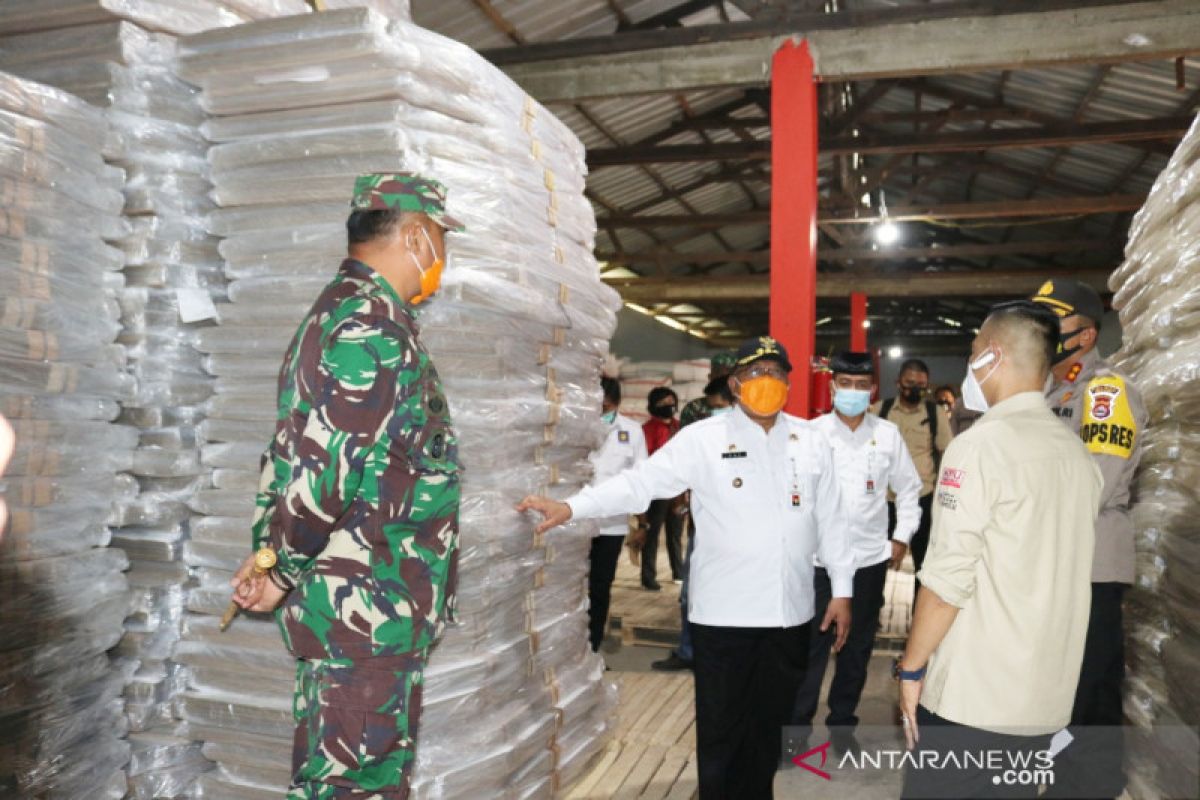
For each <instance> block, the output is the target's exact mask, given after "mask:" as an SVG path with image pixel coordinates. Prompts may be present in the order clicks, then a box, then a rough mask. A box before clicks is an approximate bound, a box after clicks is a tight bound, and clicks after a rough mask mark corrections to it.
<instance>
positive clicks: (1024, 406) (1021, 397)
mask: <svg viewBox="0 0 1200 800" xmlns="http://www.w3.org/2000/svg"><path fill="white" fill-rule="evenodd" d="M1035 408H1041V409H1043V410H1044V409H1045V408H1046V397H1045V395H1043V394H1042V393H1041V392H1018V393H1017V394H1014V395H1013V396H1012V397H1009V398H1007V399H1005V400H1001V401H1000V402H999V403H997V404H996V405H994V406H992V407H991V408H989V409H988V410H987V413H985V414H984V415H983V416H982V417H980V418H979V421H980V422H984V421H986V420H992V419H1001V418H1003V417H1009V416H1012V415H1013V414H1020V413H1021V412H1024V411H1031V410H1033V409H1035Z"/></svg>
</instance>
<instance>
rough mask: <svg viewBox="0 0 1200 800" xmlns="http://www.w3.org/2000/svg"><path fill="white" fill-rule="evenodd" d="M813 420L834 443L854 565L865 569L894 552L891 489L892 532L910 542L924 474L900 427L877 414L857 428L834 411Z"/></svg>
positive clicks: (918, 512) (868, 416) (917, 518)
mask: <svg viewBox="0 0 1200 800" xmlns="http://www.w3.org/2000/svg"><path fill="white" fill-rule="evenodd" d="M813 424H814V425H815V426H816V427H817V428H818V429H819V430H820V431H821V432H822V433H824V434H825V436H826V438H828V439H829V443H830V445H832V446H833V464H834V468H835V470H836V471H837V477H838V485H839V486H840V487H841V490H842V502H843V503H845V505H846V532H847V534H848V535H849V538H850V549H851V551H852V552H853V553H854V566H855V567H856V568H858V569H862V568H863V567H871V566H874V565H876V564H878V563H879V562H881V561H886V560H888V559H889V558H891V557H892V546H891V543H890V542H888V511H887V496H888V490H889V489H891V490H892V492H893V493H894V494H895V495H896V531H895V533H894V534H893V538H895V540H896V541H897V542H900V543H902V544H908V543H909V541H910V540H911V539H912V537H913V534H914V533H916V530H917V526H918V525H919V524H920V522H921V506H920V499H921V490H922V488H923V486H922V482H921V476H920V474H919V473H918V472H917V467H916V465H915V464H914V463H913V460H912V457H911V456H909V454H908V446H907V445H905V444H904V437H903V436H902V435H901V434H900V429H899V428H897V427H896V426H895V425H894V424H892V423H891V422H888V421H887V420H886V419H880V418H879V417H877V416H875V415H874V414H866V415H865V416H864V417H863V421H862V422H861V423H860V424H859V426H858V429H857V430H853V431H852V430H850V426H849V425H847V424H846V423H844V422H842V420H841V419H840V418H839V417H838V415H837V414H834V413H829V414H826V415H825V416H823V417H821V418H819V419H817V420H816V421H815V422H814V423H813ZM818 563H819V562H818Z"/></svg>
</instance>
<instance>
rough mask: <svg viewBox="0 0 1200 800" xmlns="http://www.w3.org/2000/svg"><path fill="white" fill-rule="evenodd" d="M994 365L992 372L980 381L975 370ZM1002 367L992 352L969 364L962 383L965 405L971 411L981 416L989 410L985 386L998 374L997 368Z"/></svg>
mask: <svg viewBox="0 0 1200 800" xmlns="http://www.w3.org/2000/svg"><path fill="white" fill-rule="evenodd" d="M993 361H995V362H996V363H995V364H993V366H992V368H991V370H989V371H988V374H987V375H986V376H985V377H984V379H983V380H979V379H977V378H976V377H975V370H977V369H983V368H984V367H986V366H987V365H988V364H991V363H992V362H993ZM999 366H1000V362H999V361H998V360H997V359H996V354H995V353H994V352H992V351H991V350H989V351H987V352H986V353H984V354H983V355H981V356H980V357H979V358H977V359H975V360H974V361H969V362H967V377H965V378H963V382H962V400H963V405H964V406H966V407H967V409H968V410H970V411H976V412H978V413H980V414H982V413H983V412H985V411H987V410H988V401H987V398H986V397H984V395H983V384H985V383H987V380H988V378H990V377H992V375H993V374H995V372H996V367H999Z"/></svg>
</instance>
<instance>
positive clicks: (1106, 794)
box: [1045, 583, 1125, 798]
mask: <svg viewBox="0 0 1200 800" xmlns="http://www.w3.org/2000/svg"><path fill="white" fill-rule="evenodd" d="M1124 594H1125V585H1124V584H1121V583H1093V584H1092V609H1091V616H1090V617H1089V618H1088V631H1087V639H1085V640H1084V645H1083V668H1082V669H1081V670H1080V672H1079V686H1078V688H1077V689H1076V690H1075V706H1074V708H1072V710H1071V724H1070V726H1069V728H1068V730H1069V731H1070V733H1071V736H1072V737H1074V741H1072V742H1071V743H1070V744H1069V745H1067V748H1066V749H1065V750H1063V751H1062V753H1060V754H1059V756H1058V758H1057V759H1056V763H1055V770H1054V773H1055V774H1054V777H1055V780H1054V786H1052V787H1051V788H1050V790H1049V791H1048V792H1047V793H1046V794H1045V796H1046V797H1088V798H1112V797H1117V796H1119V795H1120V794H1121V792H1123V791H1124V790H1125V771H1124V769H1123V767H1122V762H1123V759H1124V754H1125V739H1124V735H1123V731H1122V730H1121V725H1122V724H1123V723H1124V721H1125V715H1124V712H1123V711H1122V709H1121V682H1122V681H1123V680H1124V679H1125V632H1124V624H1123V620H1122V612H1121V599H1122V598H1123V597H1124Z"/></svg>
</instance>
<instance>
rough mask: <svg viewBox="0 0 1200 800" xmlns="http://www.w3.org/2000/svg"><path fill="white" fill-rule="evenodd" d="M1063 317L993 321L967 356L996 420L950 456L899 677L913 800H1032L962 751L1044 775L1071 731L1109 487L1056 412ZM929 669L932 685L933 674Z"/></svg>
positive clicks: (1011, 307) (969, 382)
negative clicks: (1054, 375)
mask: <svg viewBox="0 0 1200 800" xmlns="http://www.w3.org/2000/svg"><path fill="white" fill-rule="evenodd" d="M1058 337H1059V326H1058V318H1057V317H1055V316H1054V314H1053V313H1051V312H1050V311H1049V310H1047V309H1045V308H1044V307H1039V306H1038V304H1036V303H1030V302H1029V301H1024V300H1023V301H1018V302H1015V303H1006V304H1003V305H1001V306H997V307H996V308H995V309H993V310H992V313H991V314H989V315H988V318H987V320H986V321H985V322H984V324H983V327H982V328H980V330H979V334H978V335H977V336H976V337H975V342H974V344H973V345H972V348H971V359H970V361H969V362H968V366H967V378H966V380H965V381H964V383H963V401H964V402H965V403H966V405H967V407H968V408H971V409H974V410H976V411H984V412H986V413H985V414H984V415H983V416H982V417H980V418H979V421H978V422H976V423H975V424H974V426H972V427H971V429H970V430H968V431H967V432H966V433H964V434H963V435H962V436H960V437H957V438H955V439H954V441H953V442H952V443H951V445H950V447H949V449H947V450H946V454H945V457H944V458H943V460H942V471H941V475H940V477H939V478H938V482H937V491H936V497H935V502H934V515H933V531H932V533H931V535H930V540H929V553H928V555H927V556H926V558H925V565H924V566H923V567H922V569H921V573H920V578H921V584H922V585H921V590H920V592H919V594H918V595H917V609H916V613H915V615H914V616H913V628H912V633H911V634H910V636H909V640H908V646H907V648H906V649H905V651H904V656H903V658H901V659H900V660H899V661H897V663H896V677H897V679H898V680H899V681H900V710H901V713H902V715H903V717H902V721H903V722H904V726H905V733H906V735H907V737H908V743H909V747H910V748H912V747H914V746H918V745H919V749H920V750H921V751H929V752H930V755H929V756H927V755H926V753H925V752H921V753H918V754H915V756H916V758H915V763H920V764H928V763H930V762H931V761H932V762H940V763H942V764H946V763H948V762H947V759H948V758H949V754H950V753H952V752H954V753H959V754H960V760H959V763H961V764H963V768H962V769H954V770H950V769H942V770H936V769H915V768H913V767H912V765H910V766H909V769H908V772H907V773H906V775H905V796H906V797H1029V798H1034V797H1036V796H1037V786H1036V785H1032V786H1031V785H1013V784H1011V783H1007V782H1006V781H1005V776H1004V774H1003V772H1002V771H998V770H996V769H993V768H991V764H990V763H989V764H984V765H983V766H982V767H980V765H979V764H978V763H975V764H969V763H967V762H965V761H963V760H962V759H961V753H962V751H963V750H964V749H969V750H970V751H978V750H997V751H1003V752H1004V753H1005V754H1006V755H1005V756H1004V757H1003V758H1002V761H1003V762H1005V763H1011V762H1012V760H1013V759H1016V758H1022V759H1025V758H1033V759H1034V760H1033V761H1032V762H1027V763H1032V764H1033V765H1034V766H1033V767H1031V768H1032V769H1035V770H1041V769H1046V768H1047V766H1046V764H1045V761H1046V756H1045V754H1044V748H1045V747H1046V746H1047V745H1048V743H1049V739H1050V735H1051V734H1053V733H1054V732H1055V731H1058V730H1061V729H1062V728H1063V727H1065V726H1066V724H1067V723H1068V722H1069V721H1070V719H1071V708H1072V706H1073V704H1074V700H1075V687H1076V684H1077V683H1078V681H1079V672H1080V665H1081V664H1082V662H1083V646H1084V637H1085V635H1086V633H1087V627H1088V614H1089V611H1090V607H1091V566H1092V551H1093V548H1094V545H1095V525H1096V513H1097V511H1098V510H1099V507H1100V498H1101V491H1102V489H1103V486H1104V481H1103V479H1102V478H1101V475H1100V471H1099V469H1098V468H1097V467H1096V465H1095V464H1093V463H1092V460H1091V457H1090V456H1089V455H1088V452H1087V449H1086V448H1085V447H1084V446H1083V443H1082V442H1081V441H1080V440H1079V437H1078V436H1077V435H1076V434H1075V433H1073V432H1072V431H1069V430H1067V428H1066V426H1064V425H1063V424H1062V423H1061V422H1060V421H1059V420H1058V418H1057V417H1055V416H1054V414H1053V413H1051V411H1050V409H1049V408H1047V407H1046V403H1045V400H1044V399H1043V395H1042V391H1043V388H1044V386H1045V382H1046V376H1047V374H1048V373H1049V370H1050V364H1051V361H1052V360H1053V358H1054V354H1055V351H1056V350H1057V348H1058ZM927 668H928V672H926V669H927Z"/></svg>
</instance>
